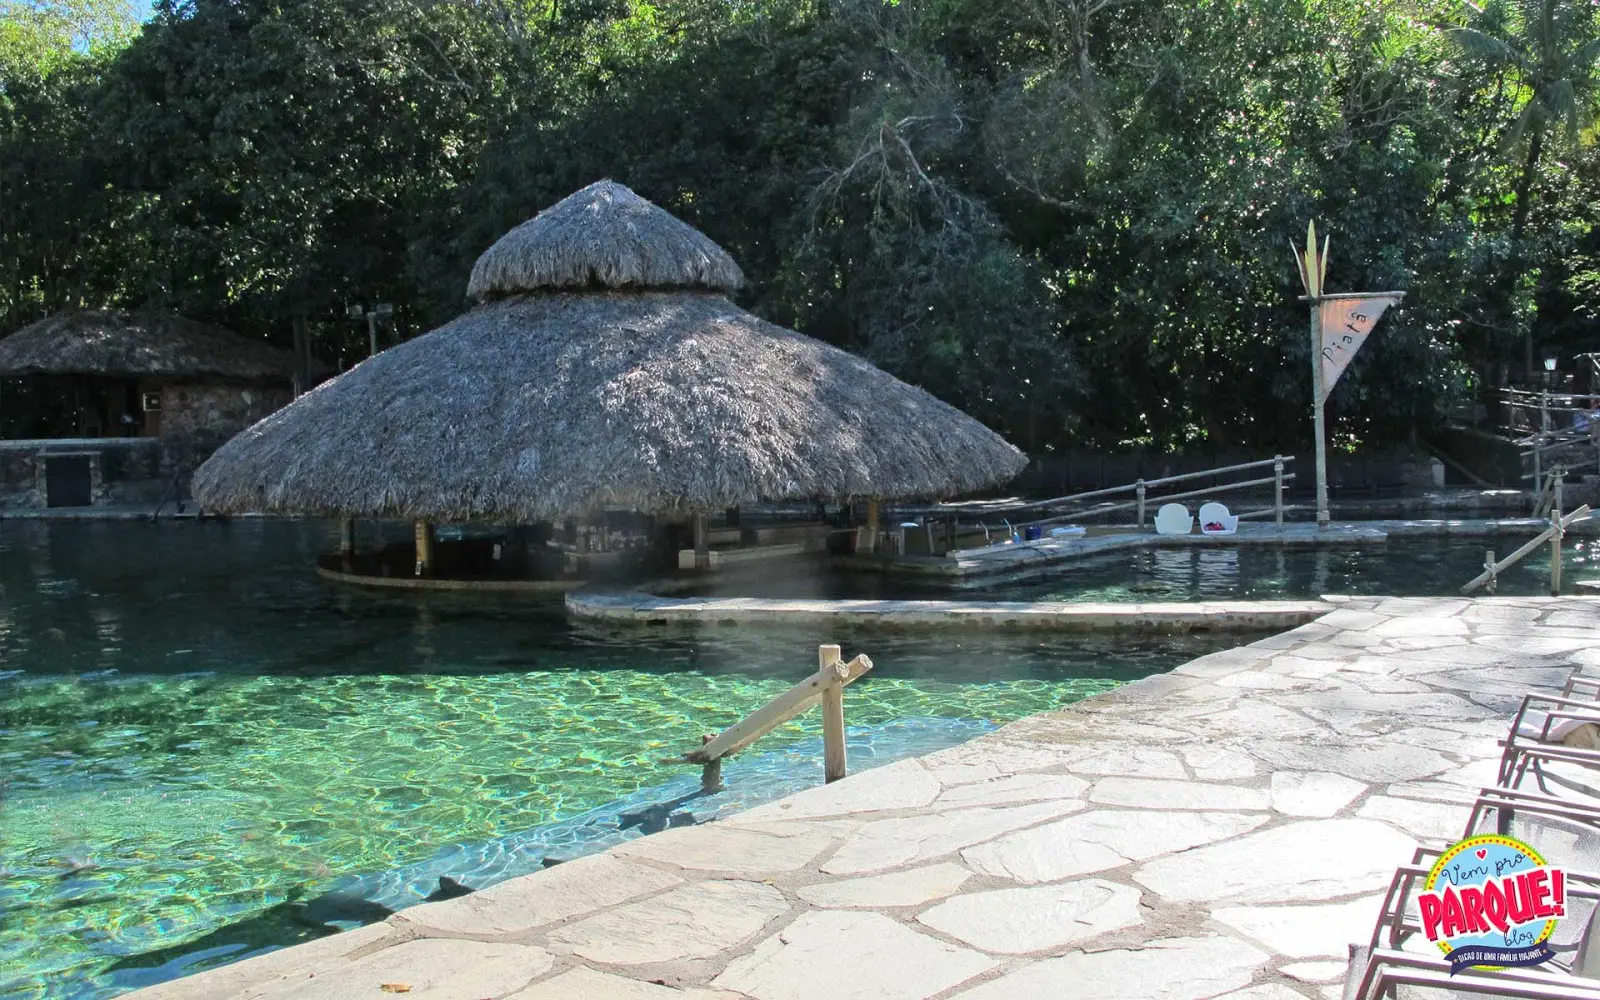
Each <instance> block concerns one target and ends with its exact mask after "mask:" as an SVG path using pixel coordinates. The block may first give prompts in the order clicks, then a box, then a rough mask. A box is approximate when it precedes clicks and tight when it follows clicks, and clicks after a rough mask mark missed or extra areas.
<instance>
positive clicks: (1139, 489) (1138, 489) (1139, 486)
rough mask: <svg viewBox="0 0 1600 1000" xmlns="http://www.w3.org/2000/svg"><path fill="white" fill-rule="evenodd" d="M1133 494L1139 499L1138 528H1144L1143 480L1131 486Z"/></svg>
mask: <svg viewBox="0 0 1600 1000" xmlns="http://www.w3.org/2000/svg"><path fill="white" fill-rule="evenodd" d="M1133 492H1134V494H1135V495H1136V496H1137V497H1138V498H1139V527H1141V528H1142V527H1144V480H1143V479H1141V480H1139V481H1138V482H1137V483H1134V484H1133Z"/></svg>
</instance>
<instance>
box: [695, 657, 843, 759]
mask: <svg viewBox="0 0 1600 1000" xmlns="http://www.w3.org/2000/svg"><path fill="white" fill-rule="evenodd" d="M843 667H844V674H843V676H842V677H841V676H840V674H839V673H838V671H837V670H828V671H821V670H819V671H817V672H816V673H815V674H812V675H811V676H810V677H808V678H806V679H805V680H803V681H801V682H800V683H799V684H796V685H795V686H794V687H792V688H790V689H789V690H787V691H785V692H784V693H783V694H780V695H778V697H776V698H774V699H772V700H771V701H769V702H767V703H766V704H765V705H763V706H761V707H760V708H758V709H756V710H755V711H754V712H751V713H750V714H749V715H747V716H745V717H744V719H742V720H741V721H739V722H736V723H734V724H733V725H731V726H729V727H728V728H727V729H724V730H723V731H722V732H721V733H720V734H719V735H718V736H717V738H716V739H714V740H712V741H711V742H710V743H707V744H706V745H705V746H703V747H700V748H699V749H698V750H695V751H693V752H691V753H688V754H685V755H684V760H686V761H688V762H689V763H691V764H705V763H707V762H709V761H712V760H716V759H717V758H719V757H727V756H729V755H730V754H735V753H738V752H739V751H740V750H743V749H744V748H745V747H747V746H749V745H750V744H752V743H754V742H755V741H756V740H759V739H760V738H761V737H763V736H765V735H767V734H768V733H770V732H772V731H773V730H774V729H777V728H778V727H779V726H781V725H783V724H784V723H785V722H788V721H789V720H790V719H792V718H794V717H795V716H797V715H799V714H800V713H801V712H804V711H805V710H806V709H808V708H810V707H811V706H812V705H815V704H816V703H817V702H818V701H820V700H822V691H823V688H824V687H826V686H827V685H828V684H838V685H840V686H841V687H843V686H844V685H847V684H849V683H851V682H852V681H854V680H855V679H856V678H857V677H860V676H861V675H862V674H865V673H866V672H867V671H869V670H871V669H872V660H871V659H869V658H868V657H867V656H866V654H861V655H858V656H857V657H856V658H855V659H853V660H851V661H850V662H849V663H846V664H843Z"/></svg>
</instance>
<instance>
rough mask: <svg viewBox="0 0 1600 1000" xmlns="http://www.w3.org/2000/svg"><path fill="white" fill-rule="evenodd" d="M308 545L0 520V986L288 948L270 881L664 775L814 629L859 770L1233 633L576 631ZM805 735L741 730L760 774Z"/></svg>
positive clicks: (596, 801)
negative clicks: (870, 758)
mask: <svg viewBox="0 0 1600 1000" xmlns="http://www.w3.org/2000/svg"><path fill="white" fill-rule="evenodd" d="M333 542H334V537H333V531H332V529H331V528H330V527H329V526H327V525H323V524H317V523H286V522H252V521H239V522H235V523H233V524H214V523H207V524H192V523H180V524H174V523H171V522H166V523H161V524H156V525H151V524H146V523H139V522H134V523H126V522H124V523H69V522H57V523H42V522H18V521H10V522H0V998H4V1000H22V998H28V1000H40V998H50V1000H64V998H72V1000H84V998H98V997H105V996H111V995H114V994H115V993H117V992H120V991H123V990H126V989H130V988H133V987H134V986H137V985H144V984H146V983H148V982H152V981H157V980H160V979H162V978H169V977H171V976H173V975H176V974H178V973H180V972H183V971H194V970H197V969H199V968H203V967H207V966H208V965H212V964H217V963H219V962H222V961H227V960H232V959H236V958H238V957H241V956H242V955H245V954H249V953H252V952H254V951H257V950H260V949H262V948H266V947H272V946H277V945H283V944H288V943H292V942H294V941H296V940H299V939H303V938H305V937H308V936H313V935H314V934H315V933H319V932H317V931H313V930H311V929H308V928H306V927H303V926H298V925H296V924H294V923H293V922H292V921H286V920H282V919H278V918H277V917H276V916H275V914H276V913H277V912H278V911H277V910H276V909H274V907H275V905H276V904H279V903H281V902H283V901H284V900H285V899H287V898H289V897H290V896H291V895H292V894H296V893H299V894H303V895H314V894H316V893H319V892H321V891H323V890H324V889H326V888H328V887H333V886H339V885H342V884H345V883H347V882H348V881H349V880H350V879H351V878H353V877H356V876H373V875H375V874H378V873H384V872H390V871H392V870H396V869H404V868H405V867H406V866H413V868H416V866H422V867H423V868H426V866H427V865H429V864H436V863H442V862H440V860H439V859H440V858H441V854H440V849H441V848H443V847H445V846H446V845H451V844H464V845H482V844H485V843H488V844H490V845H491V847H490V849H489V853H494V852H501V853H506V852H508V851H509V852H511V853H513V854H514V853H516V851H517V850H522V849H524V848H526V844H525V843H524V842H523V841H520V840H518V838H520V837H526V836H528V835H529V834H530V832H531V833H533V834H539V833H540V831H545V830H555V829H560V825H561V824H562V823H568V824H572V823H577V822H580V821H581V820H582V818H583V817H585V816H591V817H592V816H594V815H595V813H594V810H596V809H598V808H600V807H603V806H605V804H606V803H610V802H613V801H614V800H617V799H619V798H623V797H626V796H633V801H635V802H639V801H649V800H650V798H651V796H652V795H653V794H655V791H656V790H657V789H658V786H662V785H663V784H664V783H670V782H674V781H676V782H678V783H679V785H681V783H682V782H683V781H684V780H686V777H689V776H686V774H685V769H684V768H682V767H675V766H670V765H667V764H664V763H663V762H662V760H663V758H665V757H667V756H668V755H671V754H676V753H680V752H682V751H683V750H684V749H686V747H687V746H688V745H692V744H693V743H694V742H696V740H697V737H698V736H699V734H701V733H704V732H713V731H715V730H717V729H718V728H720V727H723V726H726V725H728V724H731V723H732V722H734V721H736V720H737V719H738V718H739V717H741V716H742V715H743V714H745V713H746V712H748V711H749V710H751V709H753V708H755V707H757V706H758V705H759V704H761V703H762V702H763V701H765V700H766V699H767V698H769V697H771V696H772V695H773V694H775V693H777V692H778V691H781V690H782V689H784V688H785V687H786V686H787V685H789V684H790V683H793V682H794V681H795V680H797V679H799V678H801V677H803V676H804V675H805V674H806V673H808V672H809V671H810V670H812V669H814V665H815V656H816V652H815V647H816V645H817V644H818V643H819V642H826V641H833V642H839V643H841V644H842V645H843V646H844V647H845V650H846V653H847V655H849V654H853V653H855V652H867V653H869V654H870V655H871V656H872V657H873V659H874V661H875V663H876V664H877V665H878V666H877V669H876V670H875V671H874V672H873V673H872V674H871V675H869V676H868V677H866V678H864V679H863V680H862V681H860V682H859V683H858V684H857V685H855V686H853V687H852V688H851V690H850V693H849V695H848V696H847V699H846V703H847V707H846V712H847V721H848V723H849V725H850V726H851V727H852V730H853V732H854V733H856V734H857V735H856V739H857V740H858V745H861V744H860V742H859V741H861V740H865V741H866V745H865V748H866V749H870V748H871V747H872V746H874V745H875V746H877V747H878V748H879V749H880V750H881V752H882V753H883V754H884V755H885V757H884V759H887V757H889V756H892V755H893V753H894V752H896V748H897V747H899V748H901V749H902V750H904V749H905V748H908V747H915V748H917V749H930V748H932V746H934V745H938V744H939V743H940V742H941V741H943V742H949V741H953V740H956V739H960V738H963V737H964V736H970V735H972V734H973V733H974V732H977V731H981V729H982V727H983V726H985V725H989V724H995V723H1001V722H1005V721H1007V720H1010V719H1013V718H1017V717H1019V716H1022V715H1026V714H1029V713H1032V712H1036V711H1040V710H1043V709H1046V708H1050V707H1052V706H1055V705H1060V704H1063V703H1066V702H1070V701H1073V700H1076V699H1078V698H1081V697H1083V696H1085V695H1088V694H1092V693H1095V692H1098V691H1103V690H1105V689H1107V688H1109V687H1112V686H1114V685H1116V684H1118V683H1121V682H1125V681H1128V680H1131V679H1134V678H1137V677H1141V676H1144V675H1147V674H1150V673H1153V672H1158V671H1162V670H1166V669H1169V668H1170V667H1172V666H1174V665H1176V664H1177V663H1180V662H1182V661H1184V660H1187V659H1190V658H1192V657H1194V656H1198V655H1201V654H1203V653H1205V652H1208V651H1210V650H1212V649H1216V648H1219V647H1220V646H1221V645H1231V644H1234V643H1238V642H1242V641H1249V639H1250V638H1252V637H1250V636H1244V637H1240V636H1229V637H1219V638H1215V639H1206V638H1186V639H1174V638H1170V637H1163V638H1151V639H1145V640H1139V639H1119V640H1116V641H1115V642H1114V643H1113V642H1111V641H1108V640H1098V639H1091V638H1072V637H1061V636H1039V635H1033V636H1022V635H1019V636H1002V635H992V634H980V635H970V636H969V635H952V634H950V633H947V632H939V633H937V634H930V635H907V634H904V633H899V632H892V631H888V632H877V633H875V632H872V631H869V630H862V629H857V630H836V631H832V632H826V633H824V632H821V631H819V630H816V629H811V628H799V629H779V628H770V629H760V630H753V629H744V628H740V629H728V628H723V627H716V626H711V627H707V628H705V629H700V628H695V627H685V628H678V629H661V628H656V629H646V630H636V629H613V628H606V627H593V626H582V625H573V624H569V623H568V622H567V621H565V620H564V618H563V617H562V616H561V614H560V610H559V606H558V605H557V604H555V603H553V602H543V603H541V602H532V601H529V600H526V599H499V600H486V599H484V598H482V597H476V596H474V597H470V598H467V597H459V596H452V595H438V594H433V595H398V596H396V595H380V594H373V593H367V592H360V591H355V590H349V589H343V588H338V587H334V586H331V585H327V584H324V583H322V582H320V581H319V580H318V579H317V578H316V577H314V576H313V575H312V574H311V572H310V570H309V566H310V564H311V561H312V557H313V556H314V555H315V554H316V553H317V552H319V551H323V550H326V549H327V548H328V547H330V546H331V545H332V544H333ZM816 725H817V723H816V720H815V717H814V713H813V716H812V718H809V719H807V720H806V721H805V722H804V723H803V724H799V725H794V726H790V727H787V728H786V729H785V730H783V731H781V732H780V733H779V734H776V735H775V736H774V737H773V738H771V739H769V741H764V742H763V744H762V747H763V748H764V751H765V752H767V753H768V755H769V758H770V760H769V764H768V766H767V771H768V772H769V777H771V775H772V774H774V773H776V771H778V770H781V769H782V767H783V766H784V761H783V754H785V753H792V754H794V755H796V759H800V758H803V757H804V756H805V754H804V749H805V747H807V746H808V745H809V742H808V741H810V740H811V739H812V738H813V737H814V736H815V733H816V728H815V727H816ZM857 759H858V760H861V759H863V758H859V757H858V758H857ZM806 767H808V768H814V761H811V762H810V763H807V764H806ZM791 770H792V768H791ZM814 774H815V771H814V770H813V771H812V775H813V776H814ZM806 777H807V776H806V775H802V776H801V778H800V779H798V780H805V779H806ZM751 780H752V781H754V780H755V779H754V778H752V779H751ZM786 780H795V779H794V778H793V775H792V774H791V775H789V776H788V777H787V778H786ZM735 783H736V782H735V779H734V777H733V767H732V766H731V765H730V785H732V784H735ZM668 787H672V786H670V785H669V786H668ZM774 787H775V786H774ZM602 811H603V810H602ZM535 840H537V837H535ZM519 844H520V845H522V847H519V846H518V845H519ZM508 845H509V846H508ZM483 853H484V851H482V850H479V851H478V852H477V854H475V855H474V857H478V858H481V856H482V855H483ZM442 857H443V858H444V861H446V862H448V861H449V860H450V855H449V854H448V853H447V854H445V855H443V856H442ZM417 870H421V869H417ZM441 870H444V869H441ZM428 871H430V872H431V871H432V869H428Z"/></svg>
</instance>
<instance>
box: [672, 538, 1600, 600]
mask: <svg viewBox="0 0 1600 1000" xmlns="http://www.w3.org/2000/svg"><path fill="white" fill-rule="evenodd" d="M1529 537H1531V536H1529ZM1525 541H1527V538H1508V537H1506V536H1499V537H1494V538H1475V539H1463V540H1457V539H1443V538H1403V539H1396V540H1393V541H1390V542H1388V543H1387V544H1381V545H1377V546H1371V547H1363V548H1325V549H1305V548H1278V547H1266V546H1240V547H1238V548H1219V547H1213V546H1189V547H1183V548H1151V549H1137V550H1124V551H1121V552H1110V553H1105V554H1102V555H1095V556H1088V557H1085V558H1083V559H1078V560H1074V561H1072V562H1069V563H1062V564H1060V565H1058V566H1055V567H1051V568H1050V569H1049V570H1048V571H1047V572H1046V573H1045V574H1043V575H1037V576H1029V577H1027V578H1022V579H1005V578H1003V577H1002V578H979V579H974V580H971V581H968V582H965V583H962V584H960V585H958V586H956V587H954V588H952V587H950V586H948V585H945V584H943V583H940V582H938V581H927V582H918V581H911V580H904V579H892V580H891V579H883V578H879V577H871V576H859V575H854V576H849V575H844V574H840V573H829V572H826V571H824V570H823V569H822V568H821V567H820V566H819V567H818V568H817V570H816V571H814V572H813V573H811V574H810V575H806V576H790V577H783V576H777V575H770V574H769V575H766V576H761V577H751V578H749V579H741V580H739V581H738V582H737V583H733V582H730V583H727V584H722V585H719V586H718V587H717V588H706V589H704V590H703V591H701V592H702V593H708V594H714V593H728V594H730V595H731V594H733V593H737V594H739V595H740V596H746V597H775V598H806V597H818V598H835V599H841V598H901V599H915V598H951V597H954V598H958V599H967V600H991V601H1118V602H1127V601H1197V600H1240V601H1242V600H1287V599H1295V598H1315V597H1320V596H1321V595H1323V594H1354V595H1363V594H1368V595H1376V594H1381V595H1385V596H1401V597H1409V596H1432V595H1454V594H1456V593H1457V592H1458V591H1459V590H1460V588H1461V586H1462V585H1463V584H1465V583H1466V582H1467V581H1469V580H1471V579H1472V578H1473V577H1475V576H1477V575H1478V573H1480V572H1481V571H1482V570H1483V559H1484V551H1485V550H1486V549H1489V548H1493V549H1494V550H1495V552H1496V553H1497V554H1498V556H1499V557H1500V558H1502V559H1503V558H1505V557H1506V556H1507V555H1510V554H1511V552H1512V551H1514V550H1515V549H1516V548H1517V547H1518V546H1519V545H1521V544H1522V543H1523V542H1525ZM1549 553H1550V550H1549V549H1548V548H1541V549H1540V550H1539V551H1537V552H1535V553H1533V554H1532V555H1530V556H1528V557H1527V558H1526V559H1524V560H1523V561H1522V562H1521V563H1518V564H1517V565H1516V566H1514V567H1512V568H1511V569H1510V570H1508V571H1507V572H1506V573H1505V574H1504V575H1503V576H1501V578H1500V581H1499V585H1498V586H1499V589H1498V593H1501V594H1510V595H1531V594H1548V593H1549V592H1550V591H1549V587H1550V554H1549ZM1562 555H1563V560H1562V565H1563V570H1562V577H1563V581H1564V583H1565V586H1566V589H1567V591H1568V592H1569V593H1570V592H1572V590H1573V586H1572V581H1574V580H1577V579H1585V578H1600V538H1593V537H1582V536H1571V537H1569V538H1568V539H1567V540H1566V542H1565V544H1564V546H1563V549H1562Z"/></svg>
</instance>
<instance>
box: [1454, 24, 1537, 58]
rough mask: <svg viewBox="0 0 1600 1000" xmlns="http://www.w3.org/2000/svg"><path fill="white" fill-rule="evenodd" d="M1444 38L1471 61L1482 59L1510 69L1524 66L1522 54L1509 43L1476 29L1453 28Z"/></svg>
mask: <svg viewBox="0 0 1600 1000" xmlns="http://www.w3.org/2000/svg"><path fill="white" fill-rule="evenodd" d="M1444 37H1445V39H1446V40H1447V41H1449V42H1450V44H1451V45H1453V46H1455V48H1456V50H1457V51H1459V52H1460V53H1461V54H1462V55H1464V56H1466V57H1467V58H1469V59H1480V60H1482V61H1484V62H1486V63H1490V64H1491V65H1495V66H1503V67H1508V68H1515V67H1520V66H1521V65H1522V62H1523V59H1522V53H1520V52H1518V51H1517V50H1516V49H1515V48H1513V47H1512V46H1511V44H1510V43H1509V42H1507V41H1506V40H1505V39H1503V38H1496V37H1495V36H1494V35H1491V34H1488V33H1486V32H1482V31H1478V30H1477V29H1476V28H1451V29H1450V30H1448V31H1446V32H1445V36H1444Z"/></svg>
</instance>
